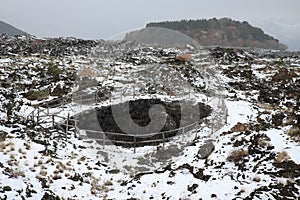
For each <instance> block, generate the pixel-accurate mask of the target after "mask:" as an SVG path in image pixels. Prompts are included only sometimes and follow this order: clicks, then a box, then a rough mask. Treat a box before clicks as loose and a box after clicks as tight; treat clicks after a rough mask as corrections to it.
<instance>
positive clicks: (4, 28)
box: [0, 21, 29, 36]
mask: <svg viewBox="0 0 300 200" xmlns="http://www.w3.org/2000/svg"><path fill="white" fill-rule="evenodd" d="M0 34H7V35H11V36H15V35H29V34H28V33H26V32H25V31H22V30H20V29H18V28H16V27H14V26H12V25H10V24H8V23H6V22H3V21H0Z"/></svg>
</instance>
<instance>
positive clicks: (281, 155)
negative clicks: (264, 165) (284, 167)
mask: <svg viewBox="0 0 300 200" xmlns="http://www.w3.org/2000/svg"><path fill="white" fill-rule="evenodd" d="M289 159H290V156H289V155H288V153H287V152H286V151H282V152H279V153H278V155H277V157H276V160H275V162H277V163H281V162H283V161H287V160H289Z"/></svg>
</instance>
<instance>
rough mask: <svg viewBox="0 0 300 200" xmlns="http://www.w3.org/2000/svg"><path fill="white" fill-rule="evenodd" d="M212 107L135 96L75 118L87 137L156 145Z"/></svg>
mask: <svg viewBox="0 0 300 200" xmlns="http://www.w3.org/2000/svg"><path fill="white" fill-rule="evenodd" d="M211 112H212V108H211V107H210V106H208V105H205V104H203V103H200V102H192V101H185V100H173V101H163V100H161V99H138V100H130V101H126V102H122V103H119V104H114V105H108V106H101V107H96V108H95V109H92V110H89V111H87V112H84V113H81V114H80V115H78V116H77V117H78V118H79V119H78V127H79V129H81V130H86V131H85V132H86V135H87V137H88V138H90V139H95V140H97V141H98V142H100V143H108V142H110V143H112V144H115V145H121V146H125V147H133V146H134V147H136V146H145V145H157V144H159V143H162V142H165V141H168V140H169V139H170V138H171V137H174V136H176V135H179V134H184V133H186V132H188V131H190V130H193V129H195V127H196V126H197V125H198V124H199V122H200V121H201V120H202V119H203V118H206V117H208V116H209V115H210V114H211Z"/></svg>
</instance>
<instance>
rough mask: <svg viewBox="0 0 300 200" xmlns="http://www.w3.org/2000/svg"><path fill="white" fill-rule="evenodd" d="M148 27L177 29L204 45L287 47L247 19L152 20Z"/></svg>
mask: <svg viewBox="0 0 300 200" xmlns="http://www.w3.org/2000/svg"><path fill="white" fill-rule="evenodd" d="M146 27H160V28H168V29H172V30H176V31H179V32H181V33H184V34H186V35H188V36H190V37H191V38H193V39H195V40H196V41H197V42H199V44H201V45H204V46H227V47H258V48H266V49H279V50H285V49H287V47H286V45H284V44H281V43H280V42H279V40H277V39H275V38H274V37H272V36H270V35H267V34H265V33H264V32H263V30H262V29H260V28H257V27H253V26H251V25H250V24H249V23H248V22H246V21H244V22H239V21H234V20H231V19H229V18H222V19H216V18H213V19H209V20H207V19H200V20H181V21H166V22H157V23H156V22H152V23H148V24H147V25H146Z"/></svg>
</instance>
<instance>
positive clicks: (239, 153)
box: [227, 149, 248, 164]
mask: <svg viewBox="0 0 300 200" xmlns="http://www.w3.org/2000/svg"><path fill="white" fill-rule="evenodd" d="M247 155H248V151H246V150H244V149H238V150H234V151H232V152H231V153H230V155H229V156H228V157H227V160H228V161H230V162H234V163H235V164H236V163H239V162H241V161H242V160H244V157H245V156H247Z"/></svg>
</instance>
